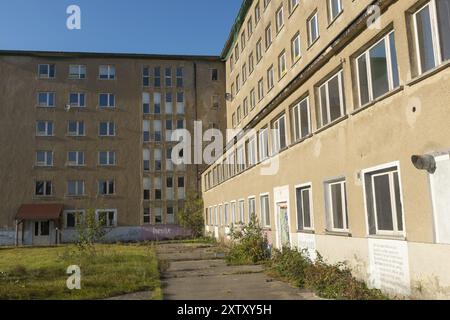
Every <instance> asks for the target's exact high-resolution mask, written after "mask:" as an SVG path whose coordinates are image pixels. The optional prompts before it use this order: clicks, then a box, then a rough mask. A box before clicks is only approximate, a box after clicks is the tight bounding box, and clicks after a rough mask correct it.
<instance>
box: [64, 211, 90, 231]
mask: <svg viewBox="0 0 450 320" xmlns="http://www.w3.org/2000/svg"><path fill="white" fill-rule="evenodd" d="M77 213H78V214H80V215H81V217H80V218H81V221H75V227H68V226H67V215H69V214H77ZM63 216H64V229H69V230H72V229H75V228H76V227H77V226H76V225H77V222H78V224H80V223H82V222H83V221H84V217H85V216H86V210H84V209H80V210H64V212H63ZM75 220H76V218H75Z"/></svg>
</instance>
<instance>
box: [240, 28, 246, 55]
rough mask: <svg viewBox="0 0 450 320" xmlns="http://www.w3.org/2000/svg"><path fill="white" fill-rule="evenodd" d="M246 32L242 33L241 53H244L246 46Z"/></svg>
mask: <svg viewBox="0 0 450 320" xmlns="http://www.w3.org/2000/svg"><path fill="white" fill-rule="evenodd" d="M245 39H246V38H245V30H244V31H243V32H242V34H241V51H244V49H245V45H246V41H245Z"/></svg>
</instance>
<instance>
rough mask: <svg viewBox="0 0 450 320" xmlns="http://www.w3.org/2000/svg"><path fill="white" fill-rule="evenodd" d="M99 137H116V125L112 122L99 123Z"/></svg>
mask: <svg viewBox="0 0 450 320" xmlns="http://www.w3.org/2000/svg"><path fill="white" fill-rule="evenodd" d="M98 134H99V136H100V137H114V136H115V135H116V125H115V123H114V122H100V124H99V133H98Z"/></svg>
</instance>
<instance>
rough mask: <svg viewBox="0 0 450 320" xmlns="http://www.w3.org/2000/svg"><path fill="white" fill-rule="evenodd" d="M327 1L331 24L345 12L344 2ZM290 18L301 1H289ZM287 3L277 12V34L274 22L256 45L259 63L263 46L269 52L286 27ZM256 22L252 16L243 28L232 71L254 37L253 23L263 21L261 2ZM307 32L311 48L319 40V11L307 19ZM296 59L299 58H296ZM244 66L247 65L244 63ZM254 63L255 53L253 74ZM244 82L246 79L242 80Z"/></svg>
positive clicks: (256, 7)
mask: <svg viewBox="0 0 450 320" xmlns="http://www.w3.org/2000/svg"><path fill="white" fill-rule="evenodd" d="M326 1H327V9H328V18H329V22H332V21H333V20H335V19H336V18H337V17H338V16H339V15H340V14H341V13H342V12H343V10H344V8H343V5H342V0H326ZM287 2H288V16H289V17H290V16H291V14H292V13H293V12H294V11H295V10H296V9H297V7H298V6H299V4H300V0H288V1H287ZM285 16H286V14H285V1H282V3H281V4H280V6H279V7H278V8H277V10H276V11H275V16H274V21H275V32H273V27H272V22H269V23H268V24H267V25H266V26H265V29H264V39H263V38H262V37H261V38H260V39H258V41H257V44H256V50H255V51H256V60H257V62H259V61H260V60H261V59H262V57H263V54H264V53H263V45H264V49H265V50H266V51H267V50H268V49H269V48H270V47H271V45H272V43H273V40H274V36H276V35H278V33H279V32H280V31H281V30H282V29H283V27H284V25H285ZM254 17H255V19H254V21H253V18H252V16H251V15H250V16H249V18H248V20H247V28H246V29H245V27H243V28H242V31H241V35H240V41H238V43H236V45H235V47H234V49H233V52H232V54H231V55H230V58H229V63H230V70H234V67H235V64H236V62H237V61H238V60H239V57H240V56H241V54H243V53H244V50H245V48H246V43H247V42H248V41H250V39H251V37H252V35H253V22H254V23H255V25H257V24H258V23H259V21H260V19H261V13H260V4H259V1H257V2H256V5H255V8H254ZM307 30H308V46H311V45H312V44H313V43H314V42H315V41H316V40H317V39H318V38H319V35H320V33H319V30H320V29H319V19H318V11H317V9H316V10H314V11H313V12H312V14H311V15H310V16H309V18H308V19H307ZM296 45H298V48H297V49H298V50H299V49H300V48H299V46H300V43H298V44H296ZM294 57H295V58H296V57H297V56H294ZM244 65H246V64H245V63H244ZM253 65H254V61H253V51H252V52H251V53H250V54H249V61H248V67H249V73H252V69H253ZM242 72H243V78H244V72H245V73H246V71H244V66H243V67H242ZM242 80H243V81H244V79H242ZM238 86H239V83H238V81H236V87H238Z"/></svg>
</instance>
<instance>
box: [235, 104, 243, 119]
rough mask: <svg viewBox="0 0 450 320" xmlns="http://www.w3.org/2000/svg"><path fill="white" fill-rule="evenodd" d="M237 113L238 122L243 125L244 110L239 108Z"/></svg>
mask: <svg viewBox="0 0 450 320" xmlns="http://www.w3.org/2000/svg"><path fill="white" fill-rule="evenodd" d="M236 113H237V121H238V123H241V121H242V109H241V106H238V107H237V111H236Z"/></svg>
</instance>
